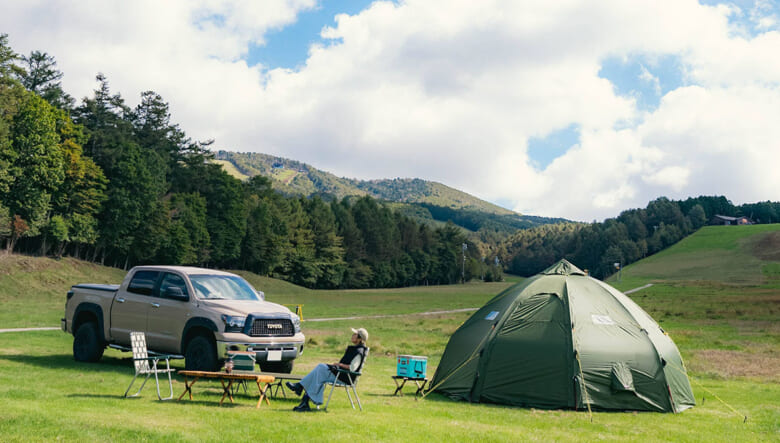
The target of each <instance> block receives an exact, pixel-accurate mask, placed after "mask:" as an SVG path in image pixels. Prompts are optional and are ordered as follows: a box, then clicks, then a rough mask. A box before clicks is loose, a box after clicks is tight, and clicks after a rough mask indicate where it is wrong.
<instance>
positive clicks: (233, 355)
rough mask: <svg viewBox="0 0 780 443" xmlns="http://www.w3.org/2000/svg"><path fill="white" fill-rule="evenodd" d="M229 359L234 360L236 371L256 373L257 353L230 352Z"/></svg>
mask: <svg viewBox="0 0 780 443" xmlns="http://www.w3.org/2000/svg"><path fill="white" fill-rule="evenodd" d="M228 359H231V360H233V370H234V371H254V370H255V353H254V352H238V351H236V352H228Z"/></svg>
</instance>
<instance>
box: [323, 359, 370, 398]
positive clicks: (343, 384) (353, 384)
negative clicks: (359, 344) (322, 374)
mask: <svg viewBox="0 0 780 443" xmlns="http://www.w3.org/2000/svg"><path fill="white" fill-rule="evenodd" d="M369 349H370V348H366V355H364V356H363V361H361V362H360V366H359V367H358V368H357V371H355V372H352V371H350V370H349V369H341V368H336V379H335V380H333V381H331V382H327V383H326V384H329V385H331V388H330V393H329V394H328V401H326V402H325V406H323V408H322V410H323V411H327V410H328V403H330V397H331V396H332V395H333V390H335V389H336V388H337V387H339V388H344V390H345V391H346V392H347V398H349V404H351V405H352V409H355V403H354V402H353V401H352V396H351V395H350V393H349V390H350V388H352V393H353V394H355V400H357V404H358V407H359V408H360V410H361V411H362V410H363V405H361V404H360V397H358V393H357V382H358V378H360V375H361V374H362V373H363V372H362V371H363V365H365V364H366V359H367V358H368V351H369ZM340 374H345V375H346V377H347V381H341V380H339V375H340Z"/></svg>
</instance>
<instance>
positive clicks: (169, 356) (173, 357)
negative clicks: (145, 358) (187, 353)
mask: <svg viewBox="0 0 780 443" xmlns="http://www.w3.org/2000/svg"><path fill="white" fill-rule="evenodd" d="M147 354H149V356H150V357H154V358H159V359H165V360H168V359H170V360H181V359H183V358H184V356H183V355H179V354H160V353H159V352H154V351H147Z"/></svg>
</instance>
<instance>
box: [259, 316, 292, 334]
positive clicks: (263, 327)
mask: <svg viewBox="0 0 780 443" xmlns="http://www.w3.org/2000/svg"><path fill="white" fill-rule="evenodd" d="M249 335H250V336H252V337H292V336H293V335H295V330H294V328H293V323H292V321H291V320H290V319H287V318H280V319H269V318H256V319H255V321H254V322H253V323H252V329H250V330H249Z"/></svg>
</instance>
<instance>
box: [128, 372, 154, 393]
mask: <svg viewBox="0 0 780 443" xmlns="http://www.w3.org/2000/svg"><path fill="white" fill-rule="evenodd" d="M151 376H152V374H149V373H147V374H146V378H145V379H144V382H143V383H141V387H140V388H138V392H136V393H135V394H133V395H130V396H128V395H127V393H128V392H130V388H131V387H133V383H135V379H136V378H137V377H138V373H137V372H136V373H135V375H134V376H133V380H132V381H131V382H130V386H128V387H127V391H125V398H127V397H138V395H140V394H141V390H142V389H143V388H144V386H146V382H147V381H149V377H151Z"/></svg>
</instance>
